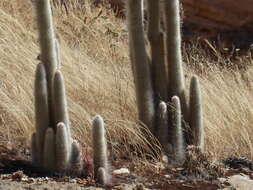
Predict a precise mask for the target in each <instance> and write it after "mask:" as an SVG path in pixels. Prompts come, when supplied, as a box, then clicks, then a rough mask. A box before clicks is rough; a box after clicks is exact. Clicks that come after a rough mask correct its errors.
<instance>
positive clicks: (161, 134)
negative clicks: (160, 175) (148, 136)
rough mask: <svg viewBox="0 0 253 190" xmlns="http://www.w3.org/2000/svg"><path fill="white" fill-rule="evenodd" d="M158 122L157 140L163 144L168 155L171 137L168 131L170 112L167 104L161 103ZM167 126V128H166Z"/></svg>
mask: <svg viewBox="0 0 253 190" xmlns="http://www.w3.org/2000/svg"><path fill="white" fill-rule="evenodd" d="M157 113H158V116H157V118H158V121H157V130H156V132H157V134H156V136H157V138H158V140H159V142H160V143H161V145H162V147H163V148H164V151H165V152H167V153H168V151H169V150H167V148H168V145H167V144H168V142H167V141H168V137H169V129H168V110H167V105H166V103H165V102H163V101H161V102H160V104H159V107H158V111H157ZM164 126H167V127H164Z"/></svg>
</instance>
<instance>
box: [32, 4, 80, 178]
mask: <svg viewBox="0 0 253 190" xmlns="http://www.w3.org/2000/svg"><path fill="white" fill-rule="evenodd" d="M35 4H36V12H37V23H38V28H39V38H40V49H41V62H42V63H39V64H38V65H37V69H36V75H35V91H34V95H35V119H36V133H34V134H33V136H32V142H31V146H32V162H33V163H34V165H36V166H38V167H39V168H42V169H43V170H45V171H48V172H51V173H54V172H58V173H60V174H69V175H76V174H77V173H78V175H79V174H80V175H81V173H83V168H82V158H81V156H80V155H81V148H80V147H79V148H77V146H76V145H75V144H74V145H72V141H73V140H72V138H71V134H70V123H69V117H68V111H67V100H66V95H65V87H64V80H63V76H62V73H61V72H60V70H57V71H56V67H58V69H60V67H59V64H60V57H59V56H60V55H59V44H58V41H57V40H56V39H55V37H54V30H53V21H52V15H51V8H50V2H49V0H37V1H36V3H35ZM57 64H58V66H57ZM78 151H80V152H78ZM71 158H73V159H72V160H71ZM74 158H75V159H74ZM77 162H79V163H77ZM77 165H79V166H80V168H79V169H78V170H77V169H75V170H73V167H76V166H77Z"/></svg>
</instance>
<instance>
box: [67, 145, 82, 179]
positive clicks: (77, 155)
mask: <svg viewBox="0 0 253 190" xmlns="http://www.w3.org/2000/svg"><path fill="white" fill-rule="evenodd" d="M70 163H71V166H72V167H71V171H70V173H71V174H72V175H75V176H80V175H81V174H82V169H83V162H82V150H81V146H80V144H79V143H78V142H77V141H76V140H73V142H72V152H71V158H70Z"/></svg>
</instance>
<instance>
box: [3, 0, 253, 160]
mask: <svg viewBox="0 0 253 190" xmlns="http://www.w3.org/2000/svg"><path fill="white" fill-rule="evenodd" d="M74 8H75V11H70V14H69V15H66V14H64V13H62V12H61V11H60V10H59V8H58V9H55V10H54V19H55V20H54V22H55V26H56V31H57V35H58V38H59V39H60V44H61V55H62V70H63V74H64V76H65V81H66V89H67V95H68V103H69V111H70V118H71V123H72V130H73V131H74V135H75V136H76V138H78V139H80V140H81V141H82V142H87V143H88V144H89V143H90V136H91V135H90V123H91V119H92V117H93V116H94V115H95V114H100V115H102V116H103V117H104V119H105V122H106V124H107V129H108V135H109V139H110V142H111V145H112V147H113V149H112V151H113V153H115V154H117V155H124V154H126V155H132V156H134V155H135V154H136V153H135V152H134V151H132V150H142V153H144V152H145V150H147V146H144V145H145V144H147V143H146V142H145V140H144V139H143V137H142V136H141V134H140V130H138V127H137V124H136V123H137V118H136V115H137V114H136V113H137V110H136V103H135V97H134V85H133V78H132V74H131V68H130V63H129V57H128V46H127V32H126V29H125V24H124V22H122V21H121V20H118V19H116V18H114V17H113V16H112V14H111V13H110V12H108V11H107V10H105V9H93V10H91V9H90V8H89V6H87V5H85V7H83V8H82V9H77V8H76V7H75V6H74V5H73V9H74ZM101 11H102V12H101ZM33 15H34V14H33V11H32V5H31V3H30V2H25V1H24V2H23V1H18V0H2V1H1V2H0V36H1V39H0V128H1V131H0V141H1V142H3V143H4V142H9V143H16V142H22V143H26V144H28V143H29V137H30V135H31V133H32V131H33V130H34V108H33V81H34V72H35V66H36V64H37V63H38V60H36V57H37V55H38V53H39V48H38V42H37V31H36V25H35V24H34V18H33ZM186 51H187V53H185V60H186V62H187V63H188V64H187V65H188V66H187V68H186V70H187V79H189V76H190V75H191V74H193V73H197V74H199V75H200V80H201V84H202V89H203V99H204V118H205V122H204V123H205V127H206V139H207V140H206V150H208V151H211V152H213V154H214V158H216V159H220V158H223V157H226V156H229V155H237V156H246V157H248V158H251V159H253V149H252V148H253V147H252V141H253V130H252V123H253V101H252V100H253V93H252V87H251V83H250V82H251V80H253V77H252V76H253V75H252V68H251V66H249V68H247V69H245V70H243V71H242V70H240V71H239V70H232V69H220V68H219V67H217V66H212V61H211V60H212V59H210V58H208V57H207V55H205V54H204V53H203V52H202V53H201V52H200V51H199V50H198V48H197V47H195V48H194V47H192V48H191V50H186ZM222 61H224V62H225V60H223V59H221V57H220V58H219V62H221V63H222ZM206 65H208V66H206ZM130 145H131V147H130Z"/></svg>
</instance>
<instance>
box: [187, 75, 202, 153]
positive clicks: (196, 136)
mask: <svg viewBox="0 0 253 190" xmlns="http://www.w3.org/2000/svg"><path fill="white" fill-rule="evenodd" d="M189 107H190V110H191V112H190V116H189V123H190V128H191V131H192V138H191V139H192V142H191V143H192V144H193V145H195V146H199V148H200V150H201V151H202V152H203V151H204V129H203V113H202V105H201V92H200V87H199V80H198V77H197V76H193V77H192V78H191V85H190V103H189Z"/></svg>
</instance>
